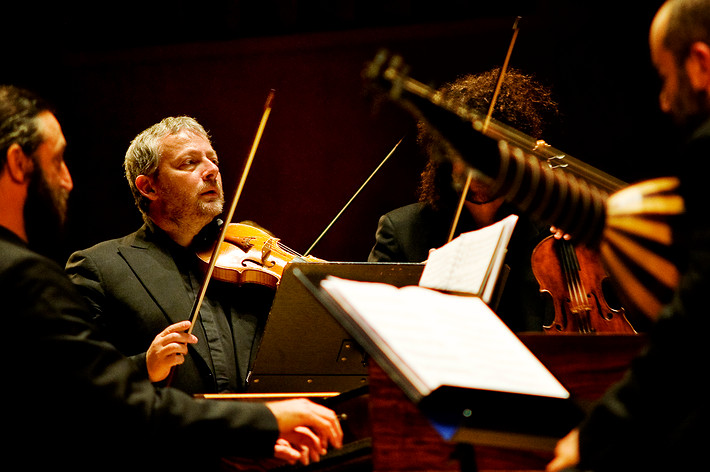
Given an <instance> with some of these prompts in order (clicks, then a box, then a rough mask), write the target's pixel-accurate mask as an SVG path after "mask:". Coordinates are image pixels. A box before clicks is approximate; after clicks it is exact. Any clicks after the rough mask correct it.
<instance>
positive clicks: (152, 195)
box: [136, 174, 158, 200]
mask: <svg viewBox="0 0 710 472" xmlns="http://www.w3.org/2000/svg"><path fill="white" fill-rule="evenodd" d="M136 188H137V189H138V191H139V192H140V193H141V195H143V196H144V197H146V198H148V199H150V200H155V199H156V198H158V193H157V192H156V190H155V185H154V183H153V178H152V177H148V176H147V175H142V174H141V175H139V176H138V177H136Z"/></svg>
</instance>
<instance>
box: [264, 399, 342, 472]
mask: <svg viewBox="0 0 710 472" xmlns="http://www.w3.org/2000/svg"><path fill="white" fill-rule="evenodd" d="M266 406H267V407H268V408H269V409H270V410H271V412H272V413H273V414H274V416H275V417H276V421H277V423H278V425H279V433H280V435H279V439H282V440H284V441H285V442H284V441H279V442H277V443H276V446H275V448H274V452H275V454H280V458H282V459H287V458H289V457H290V458H291V460H293V459H294V458H296V455H298V459H296V460H298V461H300V462H301V463H303V464H308V463H310V462H317V461H319V460H320V456H321V455H323V454H325V453H326V452H327V451H328V447H329V446H332V447H335V448H340V447H342V445H343V430H342V429H341V427H340V422H339V421H338V417H337V415H336V414H335V412H334V411H333V410H331V409H329V408H326V407H324V406H322V405H318V404H316V403H313V402H312V401H310V400H306V399H304V398H299V399H295V400H283V401H277V402H267V403H266ZM287 443H288V447H287V446H286V444H287Z"/></svg>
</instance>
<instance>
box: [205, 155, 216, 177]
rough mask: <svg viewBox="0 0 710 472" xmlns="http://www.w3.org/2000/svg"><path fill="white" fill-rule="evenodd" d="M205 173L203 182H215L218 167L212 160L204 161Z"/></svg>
mask: <svg viewBox="0 0 710 472" xmlns="http://www.w3.org/2000/svg"><path fill="white" fill-rule="evenodd" d="M205 162H206V164H205V166H206V167H205V172H204V179H205V180H215V179H216V178H217V176H218V175H219V166H218V165H217V164H216V163H215V162H214V161H212V160H210V159H205Z"/></svg>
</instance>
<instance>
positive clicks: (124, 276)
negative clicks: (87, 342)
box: [65, 225, 273, 393]
mask: <svg viewBox="0 0 710 472" xmlns="http://www.w3.org/2000/svg"><path fill="white" fill-rule="evenodd" d="M162 237H165V235H162ZM65 270H66V271H67V273H68V275H69V278H70V279H71V280H72V282H74V284H75V285H76V286H77V287H78V288H79V291H80V293H81V294H82V295H83V296H84V297H85V298H86V299H87V300H88V302H89V304H90V307H91V310H92V313H93V318H94V321H95V322H96V323H97V324H98V326H99V327H100V328H101V329H102V331H103V332H104V334H105V335H106V337H107V338H108V339H109V340H110V341H111V342H112V343H114V344H115V345H116V346H117V347H118V348H119V350H120V351H121V352H123V353H124V354H125V355H127V356H132V357H133V359H134V360H135V361H136V362H137V364H138V365H139V366H141V368H143V369H146V364H145V353H146V351H147V349H148V346H149V345H150V343H151V342H152V341H153V339H154V338H155V336H156V335H157V334H158V333H159V332H160V331H162V330H163V329H165V328H166V327H167V326H169V325H170V324H173V323H176V322H178V321H182V320H186V319H189V317H190V314H191V311H192V307H193V303H194V299H193V298H192V297H191V296H190V295H189V294H188V292H187V291H186V288H185V284H184V282H183V279H182V276H181V275H180V272H179V271H178V267H177V265H176V263H175V261H174V260H173V258H172V256H171V255H170V253H169V252H168V251H167V249H166V248H165V247H164V245H163V244H161V241H160V239H159V235H156V234H155V233H154V232H153V230H152V229H151V228H150V227H149V226H148V225H143V227H141V228H140V229H139V230H138V231H136V232H135V233H132V234H129V235H128V236H125V237H123V238H120V239H114V240H110V241H104V242H102V243H99V244H97V245H95V246H93V247H91V248H89V249H86V250H82V251H77V252H75V253H74V254H72V255H71V256H70V258H69V260H68V262H67V265H66V269H65ZM210 297H216V298H219V299H220V302H223V303H227V301H228V302H229V304H234V305H237V304H238V306H239V308H238V310H237V311H236V312H233V313H232V320H231V322H232V323H233V326H232V332H233V334H234V338H235V344H236V349H237V362H238V368H239V372H235V373H234V375H235V376H239V379H238V380H239V385H240V386H241V387H243V385H244V379H245V377H246V375H247V373H248V370H249V367H250V365H251V362H252V357H253V355H254V354H255V352H256V349H257V348H258V343H259V340H260V334H261V331H262V329H263V324H264V322H265V318H266V316H267V314H268V310H269V307H270V304H271V301H272V298H273V290H271V289H268V288H267V287H256V286H245V287H236V286H233V285H230V286H229V287H225V286H223V285H222V282H219V281H217V280H211V281H210V285H209V288H208V292H207V295H206V298H210ZM225 297H226V299H228V300H227V301H225ZM193 334H194V335H195V336H197V338H198V339H199V342H198V343H197V344H192V345H190V346H189V348H188V349H189V355H188V356H186V359H185V363H184V364H182V365H180V366H179V367H177V368H176V369H174V376H173V378H172V382H171V385H172V386H174V387H176V388H179V389H181V390H183V391H185V392H188V393H214V392H215V391H216V389H217V385H216V381H215V373H214V367H213V364H212V361H211V353H210V350H209V347H208V345H207V343H206V342H205V339H206V335H205V331H204V329H203V325H202V323H201V318H198V322H197V323H195V326H194V327H193Z"/></svg>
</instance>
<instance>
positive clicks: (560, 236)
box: [550, 226, 572, 241]
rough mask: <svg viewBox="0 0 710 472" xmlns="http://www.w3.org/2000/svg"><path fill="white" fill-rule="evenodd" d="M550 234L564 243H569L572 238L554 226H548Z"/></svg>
mask: <svg viewBox="0 0 710 472" xmlns="http://www.w3.org/2000/svg"><path fill="white" fill-rule="evenodd" d="M550 233H552V235H553V236H554V237H555V239H564V240H565V241H569V240H570V239H571V238H572V236H570V235H569V234H567V233H565V232H564V231H562V230H561V229H560V228H557V227H555V226H550Z"/></svg>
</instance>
